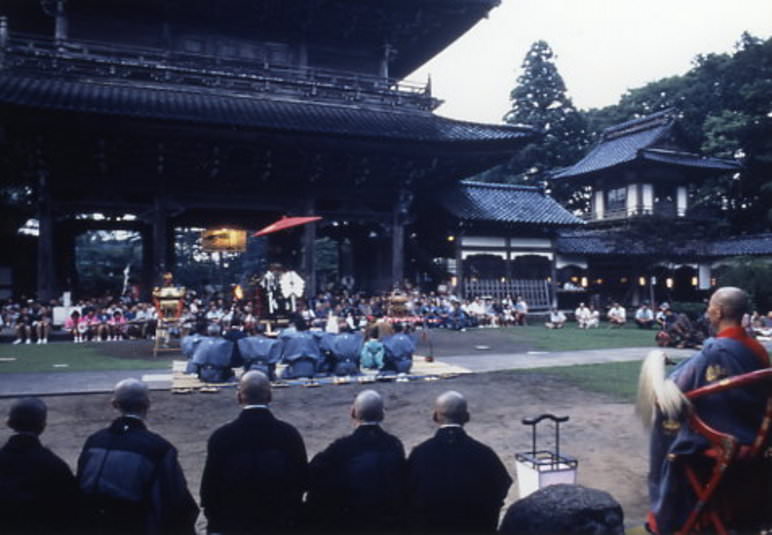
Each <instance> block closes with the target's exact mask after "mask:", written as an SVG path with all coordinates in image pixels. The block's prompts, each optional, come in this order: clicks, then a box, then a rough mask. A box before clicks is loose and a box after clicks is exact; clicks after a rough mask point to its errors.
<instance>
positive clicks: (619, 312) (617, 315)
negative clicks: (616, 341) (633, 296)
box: [607, 303, 627, 328]
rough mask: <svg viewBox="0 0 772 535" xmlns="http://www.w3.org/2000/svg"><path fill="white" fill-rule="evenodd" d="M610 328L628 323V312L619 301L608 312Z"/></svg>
mask: <svg viewBox="0 0 772 535" xmlns="http://www.w3.org/2000/svg"><path fill="white" fill-rule="evenodd" d="M607 317H608V323H609V327H610V328H615V327H622V326H624V324H625V323H627V312H626V311H625V308H624V307H623V306H621V305H620V304H619V303H614V304H613V305H612V306H611V308H610V309H609V311H608V314H607Z"/></svg>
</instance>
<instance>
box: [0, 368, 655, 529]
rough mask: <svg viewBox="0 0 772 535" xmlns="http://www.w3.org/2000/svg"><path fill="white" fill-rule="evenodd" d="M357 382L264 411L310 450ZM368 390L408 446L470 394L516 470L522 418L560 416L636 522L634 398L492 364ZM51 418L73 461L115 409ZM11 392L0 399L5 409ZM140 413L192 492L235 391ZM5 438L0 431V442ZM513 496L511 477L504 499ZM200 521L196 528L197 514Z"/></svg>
mask: <svg viewBox="0 0 772 535" xmlns="http://www.w3.org/2000/svg"><path fill="white" fill-rule="evenodd" d="M362 388H363V387H362V386H360V385H356V386H354V385H346V386H331V385H328V386H324V387H321V388H315V389H308V388H303V387H293V388H287V389H279V390H275V391H274V402H273V403H272V410H273V411H274V413H275V414H276V416H277V417H278V418H281V419H283V420H285V421H287V422H290V423H292V424H293V425H295V426H296V427H297V428H298V430H299V431H300V433H301V434H302V435H303V437H304V439H305V442H306V448H307V450H308V454H309V458H310V457H312V456H313V455H314V454H316V453H317V452H318V451H320V450H321V449H323V448H324V447H325V446H326V445H327V444H328V443H329V442H330V441H332V440H333V439H335V438H337V437H340V436H342V435H344V434H347V433H349V432H350V431H351V425H350V420H349V418H348V410H349V406H350V403H351V401H352V399H353V397H354V396H355V395H356V393H357V392H359V391H360V390H361V389H362ZM374 388H375V389H376V390H378V391H380V392H381V394H383V395H384V397H385V399H386V408H387V411H388V412H387V416H386V420H385V422H384V428H385V429H386V430H388V431H389V432H391V433H394V434H395V435H397V436H398V437H400V438H401V439H402V441H403V443H404V445H405V449H406V451H408V452H409V451H410V449H411V448H413V447H414V446H415V445H417V444H418V443H420V442H421V441H423V440H425V439H426V438H428V437H429V436H430V435H432V434H433V433H434V431H435V427H434V424H433V423H432V421H431V406H432V403H433V400H434V398H435V397H436V396H437V395H439V394H440V393H442V392H444V391H446V390H450V389H453V390H458V391H459V392H461V393H463V394H464V395H465V396H466V397H467V399H468V402H469V407H470V413H471V421H470V423H469V424H468V425H467V431H468V432H469V433H470V435H472V436H473V437H475V438H477V439H478V440H481V441H482V442H484V443H486V444H488V445H490V446H491V447H493V449H494V450H495V451H496V452H497V453H498V455H499V456H500V457H501V459H502V460H503V461H504V463H505V465H506V466H507V468H508V469H509V471H510V474H511V476H512V478H513V479H516V475H515V460H514V456H515V453H516V452H520V451H528V450H529V449H530V441H531V435H530V430H529V428H527V427H525V426H523V425H522V424H521V420H522V418H524V417H532V416H535V415H538V414H541V413H546V412H551V413H554V414H557V415H561V416H562V415H568V416H570V421H569V422H568V423H566V424H564V425H563V426H561V437H562V441H561V442H562V443H561V452H562V453H565V454H568V455H572V456H575V457H577V458H578V459H579V472H578V483H580V484H583V485H586V486H589V487H594V488H599V489H603V490H606V491H607V492H609V493H611V495H612V496H614V498H616V499H617V500H618V501H619V502H620V503H621V504H622V507H623V509H624V512H625V521H626V524H627V525H634V524H636V523H640V522H641V521H642V519H643V517H644V515H645V510H646V502H647V499H646V482H645V475H646V472H647V440H646V434H645V433H644V431H643V430H642V429H641V426H640V424H639V422H638V421H637V420H636V419H635V417H634V415H633V409H632V406H631V405H630V404H628V403H620V402H618V401H615V400H614V399H611V398H609V397H607V396H604V395H601V394H595V393H588V392H585V391H582V390H580V389H578V388H576V387H574V386H572V385H570V384H567V383H565V382H562V381H560V380H558V379H555V378H552V377H548V376H537V375H528V376H517V375H514V374H512V373H508V372H496V373H486V374H476V375H468V376H461V377H457V378H455V379H449V380H442V381H436V382H422V383H378V384H376V385H374ZM45 401H46V403H47V404H48V406H49V411H50V412H49V425H48V429H47V430H46V432H45V434H44V435H43V437H42V440H43V443H44V444H45V445H47V446H48V447H50V448H51V449H52V450H53V451H54V452H56V453H57V454H59V455H60V456H62V457H63V458H64V459H65V460H66V461H67V462H68V463H69V464H70V466H71V467H75V463H76V460H77V456H78V454H79V452H80V448H81V446H82V445H83V442H84V440H85V439H86V437H87V436H88V435H89V434H91V433H92V432H94V431H96V430H97V429H100V428H102V427H104V426H105V425H107V423H108V422H109V421H110V420H111V419H112V418H113V417H114V416H115V413H114V411H113V410H112V409H111V407H110V405H109V396H107V395H71V396H60V397H49V398H46V399H45ZM10 403H11V400H0V414H3V415H4V414H7V410H8V407H9V405H10ZM152 403H153V406H152V408H151V412H150V415H149V418H148V423H149V426H150V428H151V429H152V430H154V431H156V432H158V433H160V434H161V435H163V436H164V437H166V438H167V439H169V440H170V441H171V442H172V443H173V444H175V445H176V446H177V448H178V450H179V456H180V462H181V464H182V467H183V469H184V471H185V474H186V477H187V479H188V484H189V486H190V489H191V492H193V494H194V496H196V497H197V496H198V488H199V484H200V478H201V472H202V469H203V464H204V461H205V457H206V441H207V438H208V436H209V435H210V434H211V432H212V431H213V430H214V429H215V428H216V427H218V426H219V425H221V424H223V423H225V422H227V421H229V420H231V419H233V418H234V417H235V416H236V414H237V413H238V407H237V405H236V402H235V392H234V391H233V390H222V391H220V392H219V393H215V394H203V393H196V394H188V395H173V394H171V393H168V392H154V393H153V394H152ZM541 429H542V436H543V439H544V443H543V444H544V445H545V446H549V447H552V438H553V433H552V428H551V424H547V423H543V424H542V427H541ZM7 436H8V432H7V430H5V429H3V430H1V431H0V443H4V442H5V440H6V438H7ZM516 499H517V483H515V484H513V486H512V488H511V490H510V493H509V496H508V498H507V501H506V505H508V504H510V503H512V502H513V501H515V500H516ZM199 526H200V527H203V526H204V520H203V516H202V517H201V518H200V519H199Z"/></svg>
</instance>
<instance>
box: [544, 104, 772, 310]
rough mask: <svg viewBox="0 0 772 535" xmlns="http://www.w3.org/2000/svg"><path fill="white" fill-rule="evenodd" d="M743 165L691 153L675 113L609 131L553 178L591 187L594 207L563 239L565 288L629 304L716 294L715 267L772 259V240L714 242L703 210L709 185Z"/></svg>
mask: <svg viewBox="0 0 772 535" xmlns="http://www.w3.org/2000/svg"><path fill="white" fill-rule="evenodd" d="M741 167H742V166H741V164H740V162H738V161H735V160H726V159H718V158H708V157H705V156H702V155H700V154H697V153H695V152H691V151H689V150H687V148H686V147H685V146H684V143H683V141H682V136H681V134H680V131H679V125H678V112H677V110H674V109H668V110H664V111H661V112H658V113H654V114H651V115H648V116H645V117H641V118H637V119H633V120H630V121H626V122H624V123H621V124H618V125H615V126H612V127H610V128H607V129H606V130H604V131H603V133H602V135H601V136H600V140H599V141H598V143H597V145H596V146H595V147H593V148H592V149H591V150H590V151H589V152H588V153H587V155H585V156H584V157H583V158H582V159H581V160H579V161H578V162H576V163H575V164H574V165H572V166H570V167H566V168H563V169H558V170H555V171H554V172H553V173H552V174H551V179H552V180H554V181H556V182H568V183H570V184H572V185H575V186H576V187H577V188H579V187H588V186H589V188H590V190H591V191H590V195H591V201H592V202H591V212H590V213H589V214H586V215H585V216H584V219H585V221H586V222H587V225H586V226H585V227H583V228H580V229H572V230H567V231H563V232H561V233H560V236H559V237H558V239H557V241H556V250H557V253H558V262H559V264H561V266H562V267H561V268H560V269H559V270H558V282H559V283H566V282H569V283H570V284H569V286H571V287H572V288H575V287H577V286H579V287H582V288H584V289H586V290H587V291H589V292H591V293H592V294H594V295H597V296H599V297H600V298H601V300H612V299H613V300H619V301H621V302H626V303H628V304H635V303H638V302H640V301H642V300H644V299H651V298H652V297H653V298H655V299H664V300H668V301H671V300H673V299H676V300H691V299H695V298H697V296H698V295H699V293H700V291H707V290H709V289H710V287H711V285H712V284H713V283H714V281H715V279H714V277H713V275H712V273H713V268H714V267H715V266H717V265H719V264H720V263H722V262H725V261H726V260H727V259H729V258H732V257H736V256H772V240H770V236H769V235H766V234H764V235H757V236H740V237H734V238H731V237H730V238H726V237H724V238H720V239H712V238H707V237H706V236H704V235H703V234H702V231H701V228H702V227H701V225H702V223H703V221H704V220H705V219H706V218H707V217H709V216H706V214H703V213H700V212H698V211H696V210H695V209H693V206H692V198H693V195H694V193H695V191H696V189H697V188H698V187H699V185H700V184H701V183H702V181H704V180H706V179H708V178H711V177H716V176H718V175H721V174H726V173H736V172H738V171H740V169H741ZM710 216H712V217H715V216H716V214H710ZM719 217H720V215H719Z"/></svg>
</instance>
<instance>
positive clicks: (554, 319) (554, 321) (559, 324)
mask: <svg viewBox="0 0 772 535" xmlns="http://www.w3.org/2000/svg"><path fill="white" fill-rule="evenodd" d="M565 324H566V315H565V314H563V312H561V311H560V310H558V309H557V308H555V307H552V308H551V309H550V315H549V321H548V322H547V323H545V324H544V326H545V327H547V328H548V329H562V328H563V326H564V325H565Z"/></svg>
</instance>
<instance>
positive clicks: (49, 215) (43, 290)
mask: <svg viewBox="0 0 772 535" xmlns="http://www.w3.org/2000/svg"><path fill="white" fill-rule="evenodd" d="M37 268H38V269H37V272H38V300H40V301H41V302H44V303H45V302H48V301H50V300H51V299H53V298H54V294H55V293H56V270H55V265H54V218H53V210H52V207H51V188H50V184H49V178H48V173H47V172H46V171H40V172H39V173H38V266H37Z"/></svg>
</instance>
